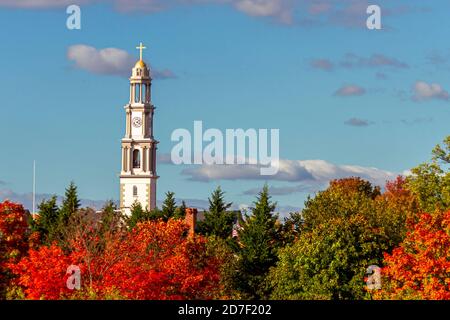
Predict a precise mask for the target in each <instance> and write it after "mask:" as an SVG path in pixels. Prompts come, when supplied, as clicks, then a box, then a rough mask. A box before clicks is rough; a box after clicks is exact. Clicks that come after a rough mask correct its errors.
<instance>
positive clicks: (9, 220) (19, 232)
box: [0, 201, 29, 299]
mask: <svg viewBox="0 0 450 320" xmlns="http://www.w3.org/2000/svg"><path fill="white" fill-rule="evenodd" d="M27 219H28V217H27V213H26V212H25V210H24V208H23V206H22V205H20V204H16V203H12V202H9V201H4V202H2V203H0V299H1V298H2V297H4V296H5V294H6V290H7V288H8V285H9V283H10V281H11V279H12V277H13V276H12V274H11V272H10V270H9V264H10V263H15V262H16V261H18V260H19V259H20V258H21V257H22V256H23V255H24V254H25V253H26V251H27V249H28V242H27V240H28V239H27V238H28V235H29V228H28V223H27Z"/></svg>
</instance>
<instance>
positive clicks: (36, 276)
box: [12, 220, 219, 299]
mask: <svg viewBox="0 0 450 320" xmlns="http://www.w3.org/2000/svg"><path fill="white" fill-rule="evenodd" d="M186 231H187V228H186V226H185V225H184V223H183V222H181V221H174V220H169V221H168V222H163V221H148V222H144V223H141V224H138V225H137V226H136V227H135V228H134V229H133V230H132V231H130V232H127V233H126V234H123V233H120V232H118V233H115V234H114V236H109V237H107V238H104V237H103V238H102V237H100V236H98V235H95V234H89V235H87V236H86V234H85V235H84V239H81V238H74V239H73V240H72V243H71V244H70V251H69V253H67V254H64V253H63V251H62V250H61V249H60V248H59V247H58V246H56V245H52V246H51V247H41V248H39V249H38V250H30V254H29V256H28V257H26V258H24V259H22V260H21V261H20V262H19V263H18V264H16V265H15V266H13V267H12V268H13V270H14V272H15V273H16V274H17V275H18V284H19V285H21V286H22V287H23V288H24V293H25V295H26V297H27V298H29V299H42V298H44V299H58V298H90V297H91V298H97V299H108V298H111V297H116V298H125V299H208V298H213V297H215V295H216V293H217V292H218V290H219V285H218V283H219V270H218V267H219V266H218V260H217V259H216V258H215V257H211V256H208V255H207V254H206V253H205V252H206V247H205V244H206V240H205V239H204V238H202V237H193V238H192V237H186ZM86 237H88V239H87V241H86ZM87 242H89V245H86V243H87ZM92 248H95V255H94V254H93V253H94V251H93V249H92ZM99 248H101V250H99ZM71 264H75V265H78V266H79V267H80V270H81V275H82V288H81V290H80V291H70V290H69V289H67V288H66V280H67V276H68V275H66V270H67V267H68V266H69V265H71Z"/></svg>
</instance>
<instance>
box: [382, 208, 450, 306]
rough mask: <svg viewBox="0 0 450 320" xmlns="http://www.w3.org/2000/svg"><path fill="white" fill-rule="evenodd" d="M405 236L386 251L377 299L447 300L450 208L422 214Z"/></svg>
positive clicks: (449, 284)
mask: <svg viewBox="0 0 450 320" xmlns="http://www.w3.org/2000/svg"><path fill="white" fill-rule="evenodd" d="M408 229H409V230H408V232H407V235H406V238H405V239H404V240H403V242H402V243H401V244H400V246H399V247H397V248H395V249H394V250H393V252H392V254H385V267H384V268H383V269H382V275H383V284H382V286H383V288H382V290H381V292H379V293H378V294H377V297H378V298H387V299H433V300H437V299H450V211H447V212H436V213H434V214H428V213H425V214H422V215H420V216H419V220H418V221H417V222H414V221H411V222H410V223H409V227H408Z"/></svg>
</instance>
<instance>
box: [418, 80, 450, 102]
mask: <svg viewBox="0 0 450 320" xmlns="http://www.w3.org/2000/svg"><path fill="white" fill-rule="evenodd" d="M412 99H413V100H414V101H425V100H432V99H439V100H446V101H448V100H449V94H448V92H447V91H446V90H444V88H442V86H441V85H440V84H437V83H427V82H424V81H417V82H416V83H415V84H414V87H413V96H412Z"/></svg>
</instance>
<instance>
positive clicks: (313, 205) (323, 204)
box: [297, 177, 381, 230]
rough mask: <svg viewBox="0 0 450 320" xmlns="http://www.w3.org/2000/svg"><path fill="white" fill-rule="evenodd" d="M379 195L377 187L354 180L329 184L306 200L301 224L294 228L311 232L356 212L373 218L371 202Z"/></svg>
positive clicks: (372, 203) (356, 178)
mask: <svg viewBox="0 0 450 320" xmlns="http://www.w3.org/2000/svg"><path fill="white" fill-rule="evenodd" d="M380 194H381V192H380V188H379V187H374V186H372V184H371V183H370V182H368V181H365V180H363V179H361V178H358V177H352V178H345V179H340V180H333V181H331V182H330V186H329V187H328V188H327V189H326V190H324V191H320V192H318V193H317V194H316V196H315V197H314V198H310V197H308V199H307V200H306V202H305V208H304V209H303V210H302V218H303V221H304V222H302V226H297V227H299V228H303V229H304V230H312V229H314V228H315V227H316V226H318V225H320V224H322V223H324V222H326V221H328V220H330V219H334V218H338V217H341V218H348V217H350V216H353V215H355V214H358V213H360V212H365V213H366V214H367V215H369V216H371V217H375V206H374V202H373V200H374V199H375V198H376V197H378V196H379V195H380ZM297 221H301V220H297Z"/></svg>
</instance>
